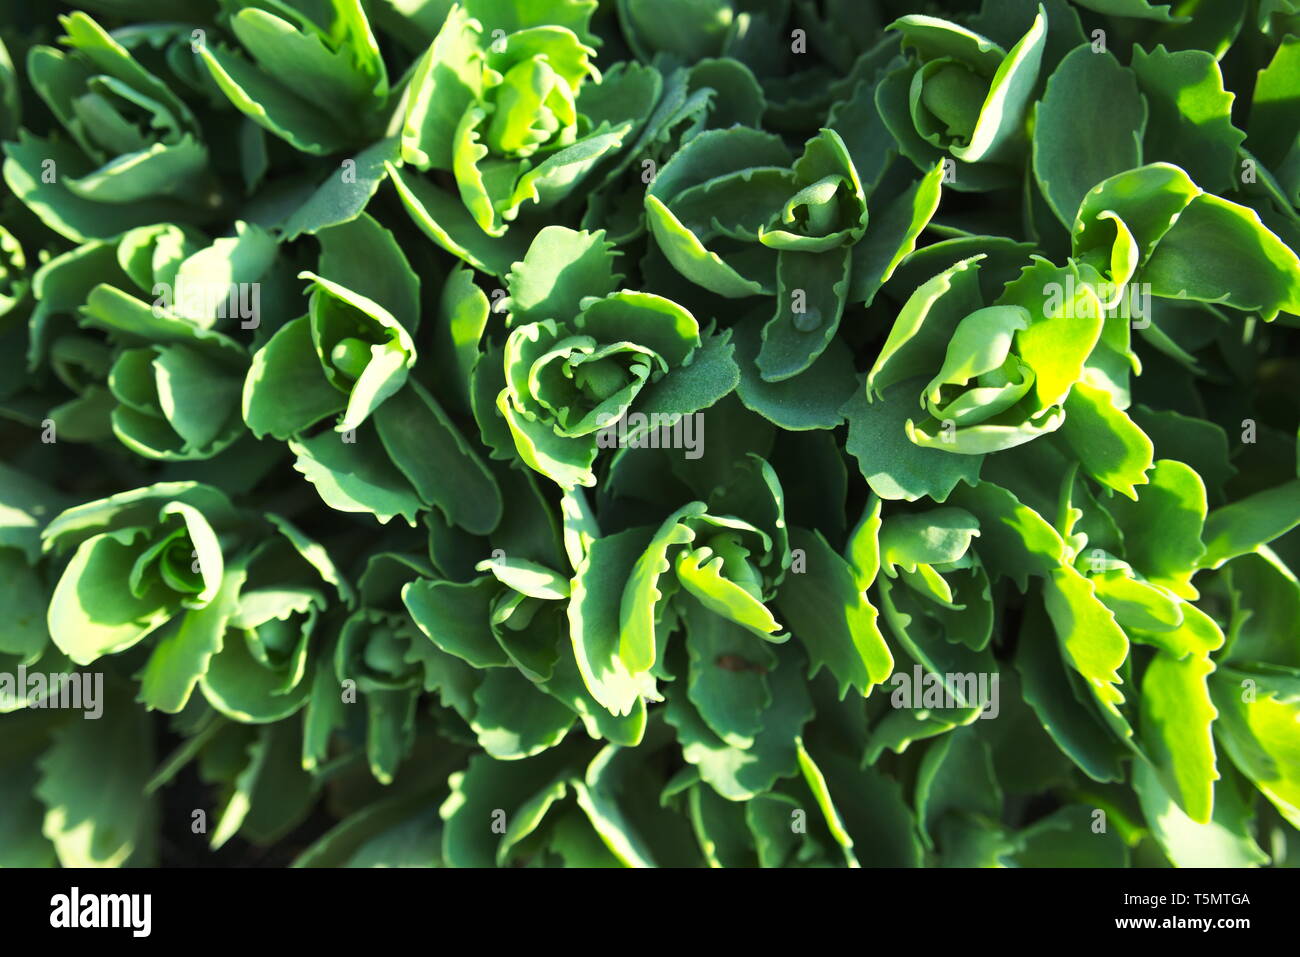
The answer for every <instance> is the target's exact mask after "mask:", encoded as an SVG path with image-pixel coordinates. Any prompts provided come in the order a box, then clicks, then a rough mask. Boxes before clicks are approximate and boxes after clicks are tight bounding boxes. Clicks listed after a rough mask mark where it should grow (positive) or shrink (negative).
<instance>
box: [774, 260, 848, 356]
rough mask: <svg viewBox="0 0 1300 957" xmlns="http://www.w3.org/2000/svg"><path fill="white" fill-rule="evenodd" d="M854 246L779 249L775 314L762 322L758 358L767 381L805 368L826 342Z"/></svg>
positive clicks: (836, 320)
mask: <svg viewBox="0 0 1300 957" xmlns="http://www.w3.org/2000/svg"><path fill="white" fill-rule="evenodd" d="M851 272H852V252H851V251H850V250H849V249H848V248H844V249H839V250H835V249H830V250H827V251H825V252H800V251H797V250H795V249H783V250H781V253H780V255H779V256H778V257H777V270H776V302H777V306H776V314H775V315H774V316H773V317H772V318H771V319H770V320H768V323H767V325H765V326H764V327H763V345H762V347H761V348H760V349H759V352H758V358H757V360H756V362H757V365H758V369H759V372H760V373H761V374H762V377H763V379H764V380H765V381H767V382H782V381H785V380H787V379H790V378H793V377H794V376H797V375H798V374H799V373H801V372H803V371H805V370H806V369H808V367H809V366H811V365H812V364H813V363H814V362H816V361H817V358H818V357H819V356H820V355H821V354H822V353H823V352H824V351H825V350H826V347H827V346H828V345H830V342H831V339H832V337H833V336H834V335H835V331H836V330H837V329H838V328H839V324H840V317H841V316H842V315H843V314H844V305H845V301H846V299H847V297H848V291H849V277H850V275H851Z"/></svg>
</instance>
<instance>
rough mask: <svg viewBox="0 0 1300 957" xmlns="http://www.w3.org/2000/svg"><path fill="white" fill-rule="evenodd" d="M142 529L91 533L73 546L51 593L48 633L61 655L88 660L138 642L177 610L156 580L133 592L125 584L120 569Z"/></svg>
mask: <svg viewBox="0 0 1300 957" xmlns="http://www.w3.org/2000/svg"><path fill="white" fill-rule="evenodd" d="M143 532H144V529H142V528H127V529H123V530H122V531H118V532H103V533H101V534H98V535H92V536H91V537H89V538H87V539H86V540H85V541H83V542H82V543H81V544H80V546H79V547H78V548H77V551H76V553H75V554H74V555H73V556H72V560H71V561H70V562H68V566H67V568H65V569H64V571H63V575H62V577H61V578H60V579H59V583H58V585H56V586H55V588H54V594H53V596H51V598H50V609H49V618H48V622H49V628H50V637H51V638H52V639H53V640H54V643H55V644H56V645H57V646H58V647H59V649H60V650H61V651H63V653H64V654H66V655H67V656H68V657H70V658H71V659H72V660H73V661H75V662H76V663H77V664H79V665H88V664H91V663H92V662H94V661H96V660H97V659H99V658H100V657H101V656H103V655H106V654H116V653H118V652H120V651H123V650H125V649H126V648H129V647H131V646H132V645H134V644H136V643H138V642H139V641H141V640H142V639H144V638H145V637H147V636H148V635H149V634H150V633H151V632H153V631H154V630H155V629H157V628H158V627H159V626H160V625H162V624H164V623H165V622H167V621H168V620H169V619H170V618H171V617H172V615H173V614H174V613H175V607H174V605H173V604H171V603H172V602H173V601H174V600H175V599H174V596H173V595H171V593H170V592H169V591H168V590H167V589H166V588H164V587H163V586H162V585H161V584H157V583H154V584H153V585H152V587H150V588H149V590H147V591H146V592H145V593H144V594H143V595H140V596H137V595H135V594H134V593H133V592H132V591H131V590H129V589H127V588H124V587H123V585H124V584H125V582H124V580H123V579H124V575H123V570H124V569H129V568H130V567H131V565H132V564H134V562H135V560H136V557H137V556H138V555H139V554H140V552H141V551H142V550H143V548H144V546H145V545H146V544H147V543H146V542H142V541H140V538H141V535H142V533H143Z"/></svg>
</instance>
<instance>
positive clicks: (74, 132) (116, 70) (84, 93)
mask: <svg viewBox="0 0 1300 957" xmlns="http://www.w3.org/2000/svg"><path fill="white" fill-rule="evenodd" d="M59 19H60V23H61V24H62V25H63V28H64V30H65V35H64V36H63V37H62V38H61V40H60V42H61V43H62V44H63V45H64V46H65V47H67V52H66V53H65V52H63V51H61V50H59V49H57V48H55V47H51V46H42V45H38V46H34V47H32V48H31V50H30V51H29V52H28V57H27V74H28V76H29V78H30V80H31V83H32V86H33V88H34V89H35V91H36V92H37V93H38V94H39V95H40V97H41V99H42V100H44V101H45V104H46V106H48V108H49V110H50V113H51V114H53V116H54V118H55V119H56V120H57V121H58V123H59V124H60V125H61V126H62V127H63V129H64V131H65V132H66V133H67V139H66V140H65V139H61V138H58V137H49V138H41V137H39V136H36V135H33V134H32V133H30V132H28V131H26V130H23V131H20V133H19V135H18V138H17V141H16V142H12V143H8V144H6V148H5V149H6V153H7V156H8V158H7V160H6V161H5V167H4V175H5V181H6V182H7V183H8V184H9V187H10V188H11V189H12V190H13V192H14V194H15V195H17V196H18V197H19V198H20V199H21V200H22V201H23V202H24V203H26V204H27V205H28V206H29V207H30V208H31V209H32V210H33V211H35V212H36V213H37V214H38V215H40V216H42V218H43V219H44V220H45V221H46V223H47V224H48V225H49V226H50V227H51V228H52V229H54V230H56V231H57V232H59V233H60V234H61V235H63V236H65V237H66V238H68V239H71V240H73V241H75V242H81V241H82V240H84V239H86V238H88V237H92V236H95V237H109V236H114V235H116V234H117V233H119V232H121V230H122V228H123V227H124V226H134V225H139V224H142V223H149V222H156V221H160V220H166V219H175V218H184V219H191V220H192V219H193V218H194V217H195V216H196V215H197V213H196V210H195V206H196V205H198V204H201V203H204V202H208V201H209V194H210V193H211V189H210V188H209V183H208V178H209V174H208V159H209V154H208V147H207V146H206V145H205V143H204V141H203V136H202V131H201V130H200V128H199V124H198V120H197V119H196V118H195V115H194V113H193V112H192V111H191V110H190V108H189V106H187V105H186V104H185V102H184V101H183V100H182V99H181V98H180V97H179V96H177V95H176V93H175V92H174V91H173V89H172V85H171V80H170V78H169V79H164V78H162V77H160V76H158V75H155V74H154V73H153V72H151V71H150V70H149V69H147V68H146V67H145V66H144V65H142V64H141V63H140V61H139V60H137V59H136V57H135V56H134V55H133V54H132V52H131V50H129V49H128V48H127V47H126V46H124V45H123V44H122V43H121V42H119V41H118V40H117V39H115V38H114V36H113V35H112V34H110V33H109V32H108V31H106V30H105V29H104V28H103V27H101V26H100V25H99V24H98V23H96V22H95V21H94V20H93V19H92V18H91V17H89V16H87V15H86V14H85V13H80V12H78V13H73V14H69V15H66V16H62V17H60V18H59Z"/></svg>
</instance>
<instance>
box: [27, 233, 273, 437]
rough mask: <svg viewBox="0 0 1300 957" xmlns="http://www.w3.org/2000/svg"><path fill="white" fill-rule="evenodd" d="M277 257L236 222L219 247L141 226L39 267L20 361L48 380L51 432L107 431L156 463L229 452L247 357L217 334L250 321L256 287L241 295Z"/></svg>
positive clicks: (236, 431)
mask: <svg viewBox="0 0 1300 957" xmlns="http://www.w3.org/2000/svg"><path fill="white" fill-rule="evenodd" d="M275 262H276V247H275V243H274V242H273V241H272V240H271V238H270V236H269V235H268V234H267V233H266V232H265V231H264V230H262V229H261V228H259V227H257V226H253V225H250V224H248V223H243V222H239V223H237V224H236V227H235V234H234V235H233V236H230V237H223V238H221V239H217V240H216V241H212V240H209V239H208V238H207V237H205V236H203V235H202V234H200V233H197V232H195V231H193V230H190V229H186V228H183V227H180V226H175V225H170V224H165V225H157V226H142V227H137V228H135V229H132V230H128V231H127V232H126V233H125V234H123V235H122V237H121V238H120V239H119V240H117V241H116V242H104V241H100V240H92V241H90V242H88V243H84V244H82V245H81V246H79V247H77V248H75V249H73V250H70V251H68V252H67V253H64V254H62V255H60V256H57V257H55V258H53V259H51V260H50V261H49V262H47V263H46V264H45V265H43V266H42V267H41V268H40V269H39V270H38V271H37V273H36V276H35V278H34V287H35V288H36V289H37V290H38V291H39V292H40V293H42V296H41V301H40V302H38V304H37V307H36V308H35V309H34V310H33V311H32V314H31V317H30V319H29V322H28V327H29V333H30V336H29V345H28V365H29V368H32V369H33V370H36V369H42V368H45V369H48V370H49V371H50V372H51V373H53V378H54V380H55V382H56V385H55V389H54V395H55V396H56V397H57V398H56V399H55V401H56V402H57V403H59V404H58V405H57V407H56V408H54V409H53V410H52V411H51V416H50V417H51V420H52V421H53V422H54V424H55V426H56V428H57V429H58V430H59V432H60V433H62V434H64V435H66V436H67V437H69V438H76V439H78V440H83V441H84V440H87V439H102V438H109V437H110V436H115V437H116V438H117V440H118V441H119V442H121V443H122V444H123V445H125V446H126V447H127V448H129V449H131V450H132V451H134V452H135V453H136V454H138V455H142V456H144V457H146V458H150V459H160V460H164V461H181V460H197V459H208V458H212V457H213V456H215V455H217V454H219V453H220V452H223V451H225V450H226V449H227V448H229V447H230V446H231V445H232V444H233V443H234V442H235V441H236V440H237V439H239V438H240V437H241V436H243V435H244V434H245V429H244V427H243V424H242V422H241V421H240V417H239V392H240V387H241V383H242V381H243V378H244V376H245V374H246V372H247V369H248V352H247V349H246V348H245V347H244V346H243V345H242V344H240V343H239V342H238V341H237V340H236V339H235V338H234V337H233V336H232V335H229V334H227V332H225V331H222V328H219V327H226V328H229V327H230V326H232V325H234V324H235V322H236V320H237V318H238V317H239V316H241V315H243V310H244V309H245V308H247V310H248V315H249V317H250V318H256V316H257V314H258V313H257V311H256V310H254V309H252V306H253V305H254V304H256V303H260V299H261V297H260V292H259V293H258V294H257V295H256V296H254V295H253V294H251V293H249V292H248V290H250V289H258V290H260V288H261V280H262V279H263V278H264V277H265V276H267V275H268V274H269V273H270V272H271V271H272V269H273V268H274V266H275ZM56 288H57V289H58V290H59V292H58V293H57V294H49V293H51V292H52V290H54V289H56ZM259 308H260V307H259ZM73 317H75V318H76V321H77V327H73V326H71V325H70V323H69V320H70V319H71V318H73ZM68 392H71V393H72V397H71V398H68V397H67V393H68Z"/></svg>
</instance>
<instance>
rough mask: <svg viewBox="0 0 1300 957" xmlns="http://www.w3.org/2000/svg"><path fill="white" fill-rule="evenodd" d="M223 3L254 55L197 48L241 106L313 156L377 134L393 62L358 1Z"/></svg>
mask: <svg viewBox="0 0 1300 957" xmlns="http://www.w3.org/2000/svg"><path fill="white" fill-rule="evenodd" d="M224 6H226V7H227V9H228V17H227V23H228V24H229V28H230V30H231V32H232V33H234V35H235V37H236V38H237V39H238V40H239V42H240V44H241V45H242V46H243V48H244V50H245V51H247V53H248V54H249V55H250V56H251V57H252V60H251V61H250V60H249V59H248V57H246V56H244V55H242V54H241V53H239V52H237V51H235V50H232V49H230V48H228V47H227V46H225V45H224V44H215V45H214V44H211V43H208V42H206V41H204V42H201V43H200V44H199V45H198V47H197V53H198V55H199V57H201V58H202V61H203V63H204V65H205V66H206V67H207V71H208V73H209V74H210V75H211V78H212V80H213V81H215V83H216V85H217V86H218V87H220V89H221V92H222V93H224V94H225V95H226V98H227V99H228V100H229V101H230V103H231V104H232V105H233V106H234V107H235V108H236V109H237V110H239V111H240V112H241V113H243V114H244V115H245V116H247V117H248V118H249V119H250V120H252V121H253V122H254V123H256V124H258V125H259V126H261V127H262V128H263V129H266V130H268V131H269V132H271V133H272V134H274V135H275V136H278V137H280V138H281V139H283V140H285V141H286V142H288V143H289V144H290V145H292V146H293V147H294V148H295V149H297V150H300V151H302V152H304V153H310V154H313V155H318V156H319V155H328V154H330V153H335V152H338V151H341V150H344V149H348V148H350V147H354V146H363V145H368V144H370V143H372V142H374V141H375V140H376V139H379V134H380V133H381V132H382V127H383V118H384V107H385V105H386V104H387V102H388V96H389V92H390V90H389V84H388V68H387V67H386V66H385V65H384V60H383V57H382V56H381V55H380V52H379V44H378V42H377V41H376V39H375V36H374V33H373V32H372V31H371V28H370V22H369V20H368V19H367V17H366V12H365V9H364V8H363V7H362V4H361V2H360V0H328V2H326V3H323V4H317V5H313V6H312V11H313V14H312V15H309V14H307V13H304V12H302V11H301V10H299V9H298V8H297V7H295V6H294V5H292V4H290V3H287V2H283V0H233V2H231V3H227V4H224Z"/></svg>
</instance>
